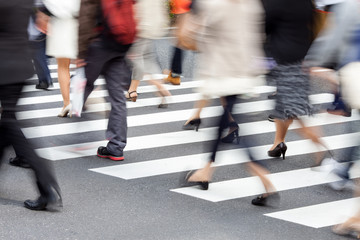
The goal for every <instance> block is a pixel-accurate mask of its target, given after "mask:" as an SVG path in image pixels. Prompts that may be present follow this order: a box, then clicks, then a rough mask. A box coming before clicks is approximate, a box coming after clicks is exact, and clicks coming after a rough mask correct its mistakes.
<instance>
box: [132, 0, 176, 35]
mask: <svg viewBox="0 0 360 240" xmlns="http://www.w3.org/2000/svg"><path fill="white" fill-rule="evenodd" d="M135 18H136V20H137V26H136V30H137V37H140V38H148V39H157V38H160V37H163V36H164V35H165V34H166V33H167V32H168V27H169V22H170V19H169V16H168V12H167V8H166V4H165V2H164V1H163V0H137V1H136V4H135Z"/></svg>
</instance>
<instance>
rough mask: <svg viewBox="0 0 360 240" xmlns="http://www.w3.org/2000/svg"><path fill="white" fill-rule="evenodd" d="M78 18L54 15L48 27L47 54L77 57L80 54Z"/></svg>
mask: <svg viewBox="0 0 360 240" xmlns="http://www.w3.org/2000/svg"><path fill="white" fill-rule="evenodd" d="M78 27H79V24H78V20H76V19H62V18H61V19H60V18H56V17H52V18H51V20H50V23H49V27H48V35H47V40H46V55H48V56H52V57H55V58H70V59H76V58H77V54H78Z"/></svg>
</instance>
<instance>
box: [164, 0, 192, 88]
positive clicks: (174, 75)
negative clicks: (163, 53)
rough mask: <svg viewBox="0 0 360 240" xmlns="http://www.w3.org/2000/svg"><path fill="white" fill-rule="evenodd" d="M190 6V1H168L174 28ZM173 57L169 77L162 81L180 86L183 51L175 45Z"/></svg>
mask: <svg viewBox="0 0 360 240" xmlns="http://www.w3.org/2000/svg"><path fill="white" fill-rule="evenodd" d="M190 6H191V0H171V1H170V11H171V14H173V18H174V19H175V20H174V26H176V25H177V23H178V22H179V21H181V20H180V18H181V17H182V16H183V15H184V14H185V13H187V12H189V10H190ZM172 49H173V55H172V59H171V67H170V72H169V75H168V76H167V77H166V78H165V79H164V81H165V83H171V84H173V85H180V83H181V74H182V58H183V50H182V49H181V48H180V47H178V46H177V44H176V43H175V45H174V46H173V47H172Z"/></svg>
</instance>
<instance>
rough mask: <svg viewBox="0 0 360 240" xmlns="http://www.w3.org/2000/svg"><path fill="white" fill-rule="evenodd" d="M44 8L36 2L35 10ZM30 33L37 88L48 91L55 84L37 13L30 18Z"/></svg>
mask: <svg viewBox="0 0 360 240" xmlns="http://www.w3.org/2000/svg"><path fill="white" fill-rule="evenodd" d="M43 6H44V5H43V4H42V3H41V1H40V0H36V1H35V4H34V7H35V9H37V8H39V7H43ZM28 32H29V40H30V46H31V52H32V59H33V62H34V67H35V71H36V75H37V77H38V84H36V86H35V87H36V89H44V90H46V89H48V88H49V87H50V86H52V85H53V82H52V79H51V76H50V71H49V67H48V61H47V59H48V57H47V56H46V34H44V33H42V32H41V31H39V30H38V29H37V27H36V11H34V12H33V14H32V15H31V17H30V23H29V27H28Z"/></svg>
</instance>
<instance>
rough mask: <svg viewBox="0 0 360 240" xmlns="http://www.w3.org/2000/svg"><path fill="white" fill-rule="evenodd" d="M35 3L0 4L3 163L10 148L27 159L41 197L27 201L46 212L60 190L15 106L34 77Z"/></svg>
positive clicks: (0, 141) (58, 197) (18, 0)
mask: <svg viewBox="0 0 360 240" xmlns="http://www.w3.org/2000/svg"><path fill="white" fill-rule="evenodd" d="M32 8H33V5H32V2H31V1H27V0H13V1H2V2H1V3H0V15H1V18H0V26H2V27H1V28H0V55H1V60H0V61H1V62H0V76H1V77H0V85H1V87H0V102H1V107H2V112H1V119H0V159H1V157H2V156H3V153H4V149H5V148H6V147H7V146H13V148H14V149H15V151H16V153H18V154H19V155H21V156H22V157H24V158H25V160H26V162H27V163H28V164H29V165H30V167H31V168H32V169H33V171H34V173H35V177H36V184H37V187H38V190H39V192H40V197H39V198H38V199H36V200H26V201H25V202H24V205H25V207H26V208H29V209H31V210H43V209H45V208H46V207H48V206H49V205H50V204H55V203H61V195H60V188H59V186H58V184H57V181H56V179H55V177H54V174H53V173H52V171H51V169H50V167H49V166H48V165H47V162H45V160H44V159H41V158H40V157H39V156H38V155H36V153H35V151H34V149H33V148H32V146H31V144H30V143H29V142H28V141H27V139H26V138H25V136H24V134H23V132H22V131H21V128H20V124H19V122H18V121H17V120H16V116H15V113H16V110H17V107H16V103H17V101H18V99H19V98H20V95H21V90H22V88H23V86H24V82H25V80H26V79H28V78H30V77H32V75H33V74H34V70H33V65H32V62H31V53H30V49H29V42H28V33H27V27H28V23H29V18H30V15H31V13H32Z"/></svg>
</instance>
